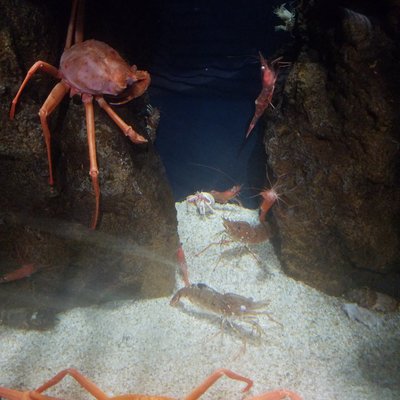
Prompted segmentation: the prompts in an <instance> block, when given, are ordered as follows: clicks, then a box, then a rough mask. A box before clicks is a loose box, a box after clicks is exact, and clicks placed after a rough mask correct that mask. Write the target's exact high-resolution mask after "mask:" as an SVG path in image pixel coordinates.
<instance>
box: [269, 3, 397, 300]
mask: <svg viewBox="0 0 400 400" xmlns="http://www.w3.org/2000/svg"><path fill="white" fill-rule="evenodd" d="M365 3H366V4H364V6H363V7H364V9H361V10H357V11H354V10H350V9H344V8H341V7H339V6H337V5H336V4H334V3H332V2H328V1H325V0H319V1H315V2H312V3H307V2H303V3H301V5H300V6H299V7H298V13H299V17H298V25H297V26H296V28H295V29H294V31H293V32H294V34H295V36H296V38H295V40H296V47H295V50H292V51H291V53H290V52H289V54H288V55H287V56H286V57H285V60H291V61H293V63H292V67H291V69H290V72H289V71H288V76H287V80H286V83H285V86H284V90H282V85H278V87H277V90H276V93H275V97H274V103H275V104H276V106H277V109H275V110H274V109H271V108H270V109H269V110H267V113H266V114H267V115H266V124H267V129H266V132H265V147H266V153H267V156H268V164H269V168H270V170H271V171H272V172H273V174H274V175H275V176H276V177H278V184H279V186H280V191H281V193H282V199H284V201H285V203H283V204H281V205H280V206H275V207H274V209H273V212H272V214H273V216H274V218H275V223H276V228H277V231H278V236H279V240H278V241H277V242H276V246H277V249H278V251H279V254H280V259H281V261H282V263H283V265H284V268H285V271H286V272H287V273H288V274H289V275H291V276H293V277H295V278H297V279H300V280H302V281H304V282H306V283H308V284H310V285H312V286H314V287H317V288H319V289H321V290H323V291H325V292H327V293H329V294H336V295H340V294H342V293H344V292H345V291H347V290H348V289H349V288H350V287H354V286H363V285H370V286H372V287H375V288H376V289H379V290H380V291H383V292H387V293H389V294H392V295H394V296H397V297H398V296H399V295H400V283H399V282H400V279H398V277H399V273H400V270H399V265H400V232H399V221H400V188H399V185H398V166H399V165H398V150H399V137H400V136H399V128H398V127H399V122H400V119H399V112H398V105H399V104H400V91H399V87H400V80H399V74H398V69H399V59H400V58H399V53H400V47H399V43H400V42H399V40H398V39H399V38H398V35H397V36H396V34H393V32H392V31H386V30H385V26H384V24H383V22H384V21H385V19H386V14H385V9H386V8H382V9H378V8H377V7H375V6H374V2H365ZM380 22H381V23H380ZM284 74H285V72H284V71H283V70H282V71H281V77H283V76H284ZM277 99H278V100H277ZM279 99H280V103H279ZM388 273H392V274H395V276H397V278H394V279H393V276H392V277H391V278H390V279H389V278H385V276H387V275H386V274H388ZM393 282H394V283H393ZM396 282H397V283H396Z"/></svg>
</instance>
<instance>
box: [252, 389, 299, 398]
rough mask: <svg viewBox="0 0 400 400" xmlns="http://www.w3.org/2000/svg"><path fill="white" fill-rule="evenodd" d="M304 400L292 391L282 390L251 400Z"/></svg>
mask: <svg viewBox="0 0 400 400" xmlns="http://www.w3.org/2000/svg"><path fill="white" fill-rule="evenodd" d="M284 399H290V400H302V398H301V397H300V396H299V395H298V394H297V393H294V392H292V391H290V390H286V389H280V390H274V391H272V392H268V393H264V394H260V395H258V396H254V397H252V398H251V400H284Z"/></svg>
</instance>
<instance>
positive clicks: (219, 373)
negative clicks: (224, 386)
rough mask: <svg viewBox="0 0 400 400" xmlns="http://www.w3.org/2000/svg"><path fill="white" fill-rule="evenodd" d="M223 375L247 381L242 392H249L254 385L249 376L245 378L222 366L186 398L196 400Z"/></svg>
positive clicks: (186, 399)
mask: <svg viewBox="0 0 400 400" xmlns="http://www.w3.org/2000/svg"><path fill="white" fill-rule="evenodd" d="M222 376H227V377H228V378H231V379H235V380H237V381H242V382H246V383H247V386H246V387H245V388H244V389H242V392H247V391H248V390H250V388H251V387H252V386H253V381H252V380H251V379H249V378H245V377H244V376H241V375H239V374H236V373H235V372H233V371H231V370H229V369H225V368H221V369H217V370H216V371H214V372H213V373H212V374H211V375H210V376H209V377H208V378H206V380H205V381H204V382H203V383H202V384H201V385H199V386H198V387H197V388H196V389H194V390H193V391H192V392H191V393H190V394H188V395H187V396H186V397H185V399H184V400H196V399H198V398H199V397H200V396H202V395H203V394H204V393H205V392H206V391H207V390H208V389H209V388H210V387H211V386H212V385H213V384H214V383H215V382H216V381H217V380H218V379H219V378H221V377H222Z"/></svg>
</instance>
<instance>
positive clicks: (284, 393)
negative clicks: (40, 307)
mask: <svg viewBox="0 0 400 400" xmlns="http://www.w3.org/2000/svg"><path fill="white" fill-rule="evenodd" d="M66 375H69V376H71V377H72V378H74V379H75V380H76V381H77V382H78V383H79V384H80V385H81V386H82V387H83V388H84V389H86V390H87V391H88V392H89V393H90V394H91V395H92V396H93V397H95V398H96V399H97V400H174V399H173V398H171V397H166V396H152V395H145V394H125V395H120V396H116V397H108V396H107V395H106V394H105V393H104V392H103V391H102V390H101V389H99V388H98V387H97V386H96V385H95V384H94V383H93V382H92V381H90V380H89V379H88V378H86V377H85V376H83V375H82V374H81V373H80V372H78V371H77V370H75V369H72V368H70V369H65V370H63V371H61V372H59V373H58V374H57V375H56V376H54V377H53V378H52V379H50V380H49V381H48V382H46V383H44V384H43V385H42V386H40V387H39V388H37V389H36V390H33V391H26V392H20V391H18V390H14V389H8V388H5V387H1V386H0V396H1V397H4V398H5V399H7V400H55V399H56V398H55V397H49V396H47V395H44V394H42V392H44V391H45V390H47V389H49V388H50V387H52V386H54V385H56V384H57V383H58V382H60V381H61V380H62V379H63V378H64V377H65V376H66ZM222 376H227V377H228V378H230V379H234V380H237V381H242V382H245V383H247V385H246V386H245V387H244V389H243V390H242V391H243V392H247V391H248V390H249V389H250V388H251V387H252V386H253V381H252V380H251V379H248V378H245V377H244V376H241V375H239V374H236V373H235V372H232V371H230V370H228V369H218V370H216V371H214V373H212V374H211V375H210V376H209V377H208V378H206V379H205V381H204V382H203V383H202V384H200V386H198V387H197V388H195V389H193V390H192V392H191V393H189V394H188V395H187V396H185V397H184V400H196V399H198V398H199V397H200V396H201V395H203V394H204V393H205V392H206V391H207V390H208V389H209V388H210V387H211V386H212V385H213V384H214V383H215V382H216V381H217V380H218V379H219V378H221V377H222ZM283 399H290V400H302V399H301V397H300V396H299V395H297V394H296V393H294V392H291V391H290V390H285V389H281V390H275V391H273V392H267V393H264V394H261V395H259V396H254V397H250V398H249V399H248V400H283ZM56 400H61V399H56Z"/></svg>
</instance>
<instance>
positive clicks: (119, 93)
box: [10, 0, 150, 229]
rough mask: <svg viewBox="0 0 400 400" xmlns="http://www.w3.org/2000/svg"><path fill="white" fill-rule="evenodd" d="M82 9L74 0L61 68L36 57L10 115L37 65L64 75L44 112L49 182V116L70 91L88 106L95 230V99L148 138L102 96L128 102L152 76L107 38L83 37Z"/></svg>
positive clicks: (135, 138) (132, 134)
mask: <svg viewBox="0 0 400 400" xmlns="http://www.w3.org/2000/svg"><path fill="white" fill-rule="evenodd" d="M83 9H84V0H73V4H72V13H71V19H70V22H69V27H68V33H67V40H66V44H65V51H64V53H63V54H62V56H61V60H60V68H59V69H57V68H55V67H53V66H52V65H50V64H48V63H46V62H44V61H37V62H36V63H35V64H34V65H33V66H32V67H31V68H30V69H29V71H28V73H27V75H26V77H25V79H24V81H23V82H22V85H21V87H20V88H19V90H18V92H17V94H16V96H15V98H14V100H13V101H12V105H11V110H10V118H11V119H13V118H14V114H15V107H16V105H17V102H18V100H19V97H20V96H21V93H22V91H23V89H24V87H25V86H26V84H27V83H28V81H29V80H30V79H31V77H32V75H33V74H35V73H36V72H37V71H38V70H42V71H44V72H46V73H48V74H50V75H52V76H53V77H54V78H57V79H60V80H61V81H60V82H59V83H57V85H56V86H55V87H54V88H53V90H52V91H51V92H50V94H49V96H48V97H47V99H46V101H45V102H44V103H43V105H42V107H41V109H40V111H39V116H40V122H41V124H42V129H43V135H44V139H45V143H46V148H47V159H48V164H49V183H50V185H53V184H54V180H53V167H52V158H51V144H50V136H51V135H50V130H49V126H48V123H47V118H48V117H49V116H50V114H51V113H52V112H53V111H54V109H55V108H56V107H57V106H58V105H59V104H60V103H61V101H62V99H63V98H64V96H65V95H66V94H67V93H69V94H70V96H74V95H79V96H81V98H82V102H83V103H84V105H85V110H86V128H87V135H88V147H89V159H90V176H91V179H92V186H93V190H94V193H95V199H96V205H95V211H94V214H93V218H92V223H91V228H92V229H95V228H96V225H97V221H98V218H99V209H100V187H99V182H98V174H99V170H98V166H97V157H96V143H95V128H94V112H93V99H94V100H96V102H97V103H98V104H99V106H100V107H101V108H102V109H103V110H104V111H105V112H106V113H107V114H108V115H109V116H110V118H111V119H112V120H113V121H114V122H115V123H116V124H117V125H118V127H119V128H120V129H121V130H122V132H123V133H124V134H125V135H126V136H128V137H129V139H130V140H131V141H132V142H133V143H137V144H140V143H145V142H147V139H145V138H144V137H143V136H141V135H140V134H138V133H137V132H136V131H135V130H134V129H133V128H132V127H131V126H129V125H128V124H126V123H125V122H124V121H123V120H122V119H121V118H120V117H119V116H118V115H117V114H116V113H115V111H114V110H113V109H112V108H111V107H110V106H109V104H108V103H107V102H106V101H105V100H104V97H103V95H108V97H109V98H110V99H111V100H110V104H124V103H127V102H128V101H130V100H132V99H133V98H135V97H138V96H140V95H142V94H143V93H144V92H145V91H146V90H147V88H148V86H149V84H150V75H149V73H148V72H146V71H139V70H138V69H137V68H136V65H133V66H132V67H131V66H129V65H128V64H127V63H126V61H125V60H123V59H122V57H121V56H120V55H119V54H118V53H117V51H116V50H114V49H113V48H111V47H110V46H108V45H107V44H106V43H103V42H99V41H97V40H86V41H83V27H82V26H83ZM73 36H74V39H73ZM73 42H75V44H74V45H72V44H73Z"/></svg>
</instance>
